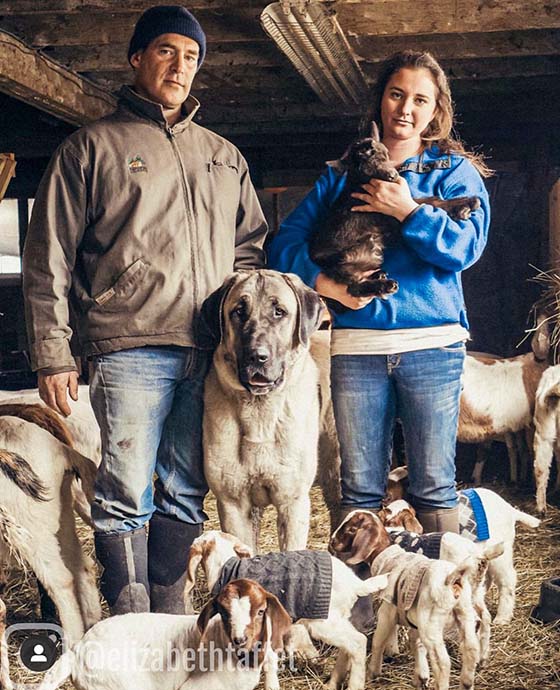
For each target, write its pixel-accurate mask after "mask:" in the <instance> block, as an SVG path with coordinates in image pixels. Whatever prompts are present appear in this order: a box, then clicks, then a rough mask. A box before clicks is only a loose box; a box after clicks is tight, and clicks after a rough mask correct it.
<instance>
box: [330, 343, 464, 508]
mask: <svg viewBox="0 0 560 690" xmlns="http://www.w3.org/2000/svg"><path fill="white" fill-rule="evenodd" d="M464 359H465V346H464V345H463V343H455V344H453V345H450V346H448V347H442V348H435V349H430V350H420V351H417V352H405V353H401V354H395V355H336V356H334V357H333V358H332V364H331V386H332V398H333V404H334V413H335V419H336V428H337V432H338V438H339V441H340V447H341V457H342V470H341V471H342V504H343V505H346V506H355V507H356V508H360V507H369V508H377V507H379V506H380V505H381V500H382V499H383V497H384V495H385V489H386V486H387V474H388V472H389V468H390V465H391V453H392V446H393V431H394V427H395V421H396V419H397V418H399V419H400V420H401V423H402V427H403V433H404V440H405V447H406V455H407V462H408V472H409V492H410V494H411V496H412V497H413V502H414V504H415V506H416V507H418V508H425V509H426V508H427V509H430V508H452V507H454V506H455V505H456V504H457V491H456V488H455V442H456V439H457V423H458V413H459V398H460V394H461V374H462V371H463V362H464Z"/></svg>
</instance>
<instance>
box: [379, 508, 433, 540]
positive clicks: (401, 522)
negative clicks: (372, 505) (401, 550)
mask: <svg viewBox="0 0 560 690" xmlns="http://www.w3.org/2000/svg"><path fill="white" fill-rule="evenodd" d="M378 515H379V519H380V520H381V522H382V523H383V524H384V525H385V527H387V529H389V530H391V529H393V530H398V531H402V530H406V531H407V532H416V534H422V532H423V531H424V529H423V527H422V525H421V524H420V523H419V522H418V518H417V517H416V511H415V510H414V508H413V507H412V506H411V505H410V503H407V502H406V501H403V500H398V501H392V502H391V503H389V504H388V505H387V506H385V507H384V508H382V509H381V510H380V511H379V513H378Z"/></svg>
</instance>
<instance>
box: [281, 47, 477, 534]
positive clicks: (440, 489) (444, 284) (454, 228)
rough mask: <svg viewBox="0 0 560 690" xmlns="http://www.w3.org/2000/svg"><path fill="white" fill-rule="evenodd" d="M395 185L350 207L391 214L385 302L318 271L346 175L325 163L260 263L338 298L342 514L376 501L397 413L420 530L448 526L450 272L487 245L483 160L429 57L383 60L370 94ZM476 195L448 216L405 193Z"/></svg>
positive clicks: (457, 291)
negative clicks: (456, 126) (467, 144)
mask: <svg viewBox="0 0 560 690" xmlns="http://www.w3.org/2000/svg"><path fill="white" fill-rule="evenodd" d="M371 103H372V108H371V113H370V114H369V115H370V116H371V117H368V120H371V119H373V120H375V121H376V122H377V125H378V127H379V128H380V132H381V140H382V142H383V143H384V144H385V146H387V148H388V150H389V153H390V157H391V161H392V163H393V165H394V166H395V167H396V168H397V169H398V170H399V173H400V175H401V177H400V179H399V181H398V182H397V183H394V182H385V181H381V180H371V181H370V182H369V183H368V184H366V185H364V187H363V190H362V191H361V192H359V193H355V194H354V195H353V196H354V197H355V198H356V200H357V201H356V207H355V208H354V209H353V210H354V211H356V212H357V213H359V212H364V211H377V212H380V213H386V214H388V215H391V216H394V217H395V218H397V219H398V220H399V221H401V222H402V231H401V238H400V240H399V241H398V242H397V243H396V245H395V246H391V247H388V248H386V249H385V254H384V264H383V270H384V271H385V272H386V273H387V274H388V275H389V276H390V277H391V278H393V279H395V280H397V281H398V283H399V290H398V291H397V292H396V293H395V294H393V295H391V296H390V297H389V298H387V299H372V298H371V297H352V296H351V295H349V294H348V292H347V291H346V286H345V285H342V284H339V283H336V282H334V281H332V280H330V279H329V278H327V277H326V276H325V275H324V274H322V273H321V270H320V268H319V266H317V265H316V264H314V263H313V262H312V261H311V260H310V258H309V252H308V246H307V240H308V237H309V235H310V234H311V232H312V231H313V230H314V228H316V227H317V226H318V225H320V224H321V223H322V222H323V221H324V219H325V218H326V216H327V214H328V213H329V209H330V207H331V206H332V204H333V202H334V201H335V199H336V198H337V197H338V195H339V194H340V193H341V191H342V189H343V187H344V184H345V177H344V175H340V174H338V173H337V172H335V171H334V170H333V169H332V168H328V169H327V172H326V173H325V174H324V175H323V176H322V177H321V178H320V179H319V180H318V181H317V182H316V184H315V187H314V189H313V190H312V191H311V192H310V193H309V194H308V196H307V197H306V198H305V199H304V200H303V201H302V202H301V204H300V205H299V206H298V208H296V209H295V211H293V213H291V214H290V216H288V218H287V219H286V220H285V221H284V223H283V224H282V226H281V228H280V232H279V233H278V235H277V236H276V237H275V238H274V240H273V242H272V244H271V247H270V265H271V267H273V268H276V269H278V270H281V271H292V272H294V273H297V274H298V275H300V276H301V277H302V278H303V280H305V282H307V284H308V285H311V286H312V287H315V289H316V290H317V291H318V292H319V293H320V294H321V295H324V296H325V297H331V298H333V299H335V300H337V301H338V302H341V303H342V304H344V305H345V306H346V307H349V309H347V310H346V311H345V312H344V313H342V314H333V333H332V344H331V355H332V360H331V385H332V397H333V404H334V411H335V417H336V425H337V431H338V437H339V441H340V446H341V456H342V470H341V472H342V516H344V514H346V513H347V512H349V511H351V510H354V509H358V508H359V509H373V510H376V509H378V508H379V507H380V504H381V500H382V498H383V496H384V493H385V487H386V482H387V475H388V472H389V467H390V461H391V451H392V438H393V431H394V426H395V420H396V419H397V418H399V419H400V420H401V422H402V427H403V433H404V439H405V445H406V453H407V458H408V466H409V492H410V495H411V500H412V502H413V504H414V506H415V508H416V510H417V512H418V515H419V519H420V521H421V522H422V524H423V526H424V529H425V530H426V531H454V532H457V531H458V508H457V491H456V487H455V442H456V436H457V420H458V412H459V397H460V391H461V374H462V370H463V362H464V358H465V345H464V342H465V340H466V339H467V337H468V331H467V328H468V322H467V317H466V313H465V305H464V301H463V293H462V287H461V271H463V270H464V269H466V268H468V267H469V266H472V264H474V263H475V261H477V259H478V258H479V257H480V255H481V253H482V251H483V249H484V246H485V244H486V238H487V230H488V225H489V219H490V216H489V208H488V195H487V192H486V189H485V187H484V184H483V182H482V179H481V174H482V175H487V174H489V171H488V169H487V168H486V167H485V166H484V164H483V163H481V161H479V160H478V159H477V158H476V156H474V155H472V154H469V153H467V152H466V151H465V150H464V148H463V146H462V144H461V143H460V142H459V141H457V140H456V139H454V138H453V136H452V133H451V128H452V123H453V106H452V102H451V95H450V91H449V85H448V82H447V78H446V76H445V74H444V72H443V70H442V69H441V67H440V66H439V64H438V63H437V62H436V60H435V59H434V58H433V57H432V56H431V55H430V54H429V53H417V52H412V51H406V52H403V53H397V54H396V55H394V56H393V57H391V58H389V59H388V60H387V61H386V62H385V63H384V65H383V66H382V70H381V73H380V77H379V80H378V82H377V84H376V86H375V89H374V92H373V98H372V100H371ZM426 196H438V197H440V198H443V199H448V198H454V197H460V196H477V197H478V198H479V199H480V202H481V206H480V208H479V209H478V210H477V211H475V212H474V213H473V214H472V215H471V217H470V219H469V220H466V221H453V220H451V219H450V218H449V216H448V215H447V214H446V213H445V211H443V210H441V209H436V208H434V207H432V206H428V205H418V204H417V203H416V202H415V201H414V198H419V197H426Z"/></svg>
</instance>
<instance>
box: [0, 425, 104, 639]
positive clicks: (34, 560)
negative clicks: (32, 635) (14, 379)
mask: <svg viewBox="0 0 560 690" xmlns="http://www.w3.org/2000/svg"><path fill="white" fill-rule="evenodd" d="M0 449H6V450H2V451H1V452H0V550H2V551H4V553H6V552H9V553H10V554H12V555H13V556H15V557H16V559H18V561H19V562H20V563H25V564H28V565H29V566H31V568H32V569H33V571H34V572H35V575H36V576H37V578H38V580H39V581H40V582H41V583H42V584H43V586H44V587H45V589H46V591H47V593H48V594H49V596H50V597H51V598H52V600H53V601H54V603H55V604H56V607H57V609H58V613H59V616H60V620H61V623H62V627H63V628H64V631H65V633H66V635H67V638H68V640H69V641H70V642H75V641H76V640H78V639H79V638H80V637H81V636H82V635H83V633H84V629H87V628H89V627H90V626H91V625H93V624H94V623H96V622H97V621H98V620H99V619H100V618H101V605H100V602H99V594H98V591H97V587H96V581H95V580H96V577H95V576H96V571H95V566H94V563H93V561H92V559H91V558H90V557H89V556H88V555H86V554H85V553H84V552H83V551H82V548H81V546H80V542H79V540H78V537H77V534H76V525H75V521H74V513H73V511H72V491H71V485H72V481H73V478H74V476H75V475H76V474H77V475H78V476H79V477H80V479H81V481H82V485H83V487H84V491H85V493H86V495H88V496H89V497H90V498H91V497H92V496H93V483H94V479H95V472H96V467H95V464H94V463H93V462H92V461H91V460H89V459H88V458H86V457H84V456H82V455H80V454H79V453H78V452H77V451H75V450H74V449H73V448H70V447H69V446H67V445H65V444H63V443H61V442H60V441H58V440H57V439H56V438H54V436H52V435H51V434H50V433H49V432H47V431H45V430H44V429H41V428H39V427H38V426H36V425H35V424H33V423H30V422H26V421H24V420H22V419H19V418H16V417H0Z"/></svg>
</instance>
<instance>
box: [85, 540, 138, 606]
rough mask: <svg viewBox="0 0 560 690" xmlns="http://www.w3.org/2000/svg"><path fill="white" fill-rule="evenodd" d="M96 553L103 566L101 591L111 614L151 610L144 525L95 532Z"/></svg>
mask: <svg viewBox="0 0 560 690" xmlns="http://www.w3.org/2000/svg"><path fill="white" fill-rule="evenodd" d="M95 554H96V556H97V560H98V561H99V563H101V565H102V566H103V574H102V575H101V594H103V596H104V597H105V599H106V600H107V603H108V604H109V608H110V609H111V615H113V616H117V615H119V614H121V613H144V612H147V611H149V610H150V594H149V592H150V586H149V584H148V548H147V536H146V529H145V528H144V527H140V528H139V529H135V530H131V531H130V532H120V533H118V534H103V533H96V534H95Z"/></svg>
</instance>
